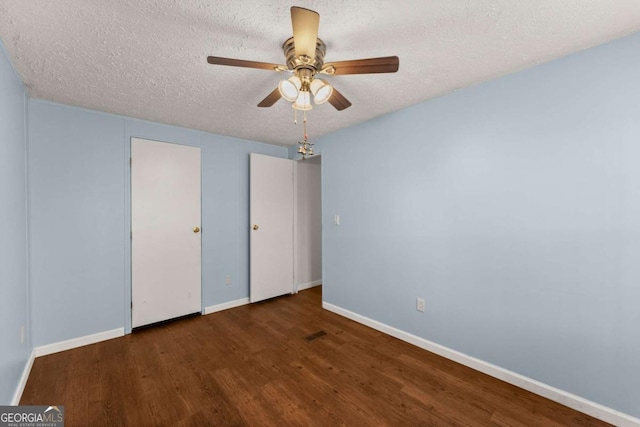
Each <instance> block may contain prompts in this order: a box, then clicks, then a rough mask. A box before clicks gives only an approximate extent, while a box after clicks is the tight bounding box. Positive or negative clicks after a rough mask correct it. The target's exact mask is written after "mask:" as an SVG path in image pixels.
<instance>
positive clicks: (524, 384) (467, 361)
mask: <svg viewBox="0 0 640 427" xmlns="http://www.w3.org/2000/svg"><path fill="white" fill-rule="evenodd" d="M322 308H324V309H325V310H329V311H332V312H334V313H336V314H339V315H341V316H344V317H346V318H348V319H351V320H354V321H356V322H358V323H362V324H363V325H366V326H369V327H370V328H373V329H376V330H378V331H380V332H383V333H385V334H387V335H391V336H392V337H395V338H398V339H400V340H402V341H405V342H408V343H410V344H413V345H415V346H418V347H420V348H423V349H425V350H428V351H430V352H432V353H435V354H438V355H440V356H442V357H445V358H447V359H450V360H453V361H455V362H458V363H460V364H462V365H465V366H468V367H469V368H472V369H475V370H476V371H480V372H483V373H485V374H487V375H490V376H492V377H494V378H498V379H500V380H502V381H505V382H507V383H509V384H513V385H515V386H517V387H520V388H523V389H525V390H528V391H530V392H532V393H535V394H537V395H540V396H543V397H546V398H547V399H550V400H553V401H555V402H558V403H560V404H562V405H565V406H568V407H569V408H572V409H575V410H577V411H580V412H582V413H585V414H587V415H590V416H592V417H594V418H597V419H600V420H602V421H605V422H608V423H610V424H614V425H616V426H618V427H640V419H638V418H635V417H632V416H631V415H627V414H624V413H622V412H620V411H616V410H615V409H612V408H608V407H606V406H604V405H601V404H599V403H595V402H592V401H590V400H587V399H584V398H582V397H580V396H576V395H575V394H572V393H569V392H566V391H564V390H560V389H558V388H555V387H552V386H550V385H548V384H544V383H541V382H540V381H536V380H534V379H532V378H529V377H525V376H524V375H520V374H518V373H515V372H512V371H509V370H508V369H504V368H501V367H499V366H496V365H493V364H491V363H489V362H485V361H484V360H480V359H477V358H475V357H472V356H469V355H466V354H464V353H461V352H459V351H456V350H452V349H450V348H448V347H445V346H442V345H440V344H436V343H434V342H432V341H429V340H426V339H424V338H421V337H418V336H416V335H413V334H410V333H408V332H405V331H402V330H400V329H396V328H394V327H392V326H389V325H386V324H384V323H381V322H378V321H376V320H373V319H369V318H368V317H365V316H361V315H359V314H357V313H354V312H352V311H349V310H346V309H344V308H341V307H338V306H336V305H333V304H330V303H328V302H324V301H323V302H322Z"/></svg>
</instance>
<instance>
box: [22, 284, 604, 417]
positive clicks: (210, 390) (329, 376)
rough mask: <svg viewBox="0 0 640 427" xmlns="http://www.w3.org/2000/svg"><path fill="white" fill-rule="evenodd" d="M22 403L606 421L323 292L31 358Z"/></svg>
mask: <svg viewBox="0 0 640 427" xmlns="http://www.w3.org/2000/svg"><path fill="white" fill-rule="evenodd" d="M319 331H324V332H325V333H326V335H323V336H318V337H317V338H315V339H309V340H307V339H305V338H306V337H309V336H310V335H312V334H315V333H317V332H319ZM318 335H322V334H318ZM310 338H311V337H310ZM20 403H21V404H34V405H35V404H39V405H54V404H57V405H64V407H65V425H66V426H70V427H74V426H136V427H137V426H208V425H210V426H224V425H251V426H254V425H266V426H284V425H302V426H308V425H309V426H311V425H317V426H337V425H347V426H367V425H372V426H406V425H423V426H451V425H465V426H566V425H579V426H602V425H607V424H605V423H602V422H601V421H598V420H595V419H593V418H590V417H588V416H586V415H584V414H581V413H579V412H576V411H573V410H571V409H569V408H567V407H564V406H561V405H559V404H556V403H554V402H551V401H549V400H547V399H544V398H542V397H539V396H537V395H534V394H531V393H529V392H527V391H524V390H522V389H519V388H517V387H514V386H511V385H509V384H507V383H504V382H502V381H499V380H496V379H494V378H492V377H489V376H487V375H484V374H481V373H479V372H476V371H474V370H472V369H469V368H466V367H464V366H462V365H459V364H457V363H455V362H451V361H449V360H447V359H444V358H442V357H440V356H436V355H434V354H432V353H429V352H427V351H424V350H422V349H419V348H417V347H414V346H412V345H410V344H407V343H404V342H402V341H399V340H397V339H395V338H392V337H389V336H386V335H384V334H382V333H380V332H377V331H375V330H373V329H370V328H367V327H365V326H362V325H359V324H357V323H355V322H352V321H350V320H348V319H345V318H343V317H340V316H338V315H336V314H333V313H331V312H328V311H324V310H322V308H321V288H320V287H317V288H313V289H309V290H306V291H302V292H300V293H299V294H297V295H292V296H285V297H281V298H277V299H274V300H269V301H265V302H262V303H258V304H252V305H247V306H243V307H238V308H234V309H231V310H227V311H223V312H219V313H214V314H210V315H207V316H199V317H194V318H187V319H182V320H179V321H176V322H172V323H167V324H164V325H160V326H157V327H153V328H149V329H143V330H140V331H136V332H134V333H133V334H131V335H127V336H125V337H122V338H117V339H113V340H110V341H105V342H101V343H98V344H93V345H90V346H86V347H81V348H77V349H73V350H69V351H65V352H61V353H57V354H52V355H49V356H44V357H39V358H37V359H36V360H35V363H34V365H33V369H32V371H31V375H30V377H29V380H28V383H27V386H26V389H25V391H24V393H23V396H22V400H21V402H20Z"/></svg>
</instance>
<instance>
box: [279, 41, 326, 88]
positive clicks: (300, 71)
mask: <svg viewBox="0 0 640 427" xmlns="http://www.w3.org/2000/svg"><path fill="white" fill-rule="evenodd" d="M282 51H283V52H284V57H285V58H286V59H287V62H286V64H287V67H288V68H289V69H290V70H292V71H294V72H295V74H296V75H298V77H299V78H300V80H302V81H303V82H304V81H305V80H307V83H308V82H310V81H311V80H312V79H313V76H314V75H316V74H317V73H318V71H320V70H322V66H323V65H324V55H325V53H326V52H327V46H326V45H325V44H324V42H323V41H322V40H320V39H316V57H315V58H314V59H313V60H311V58H309V57H308V56H305V55H302V56H296V47H295V43H294V41H293V37H291V38H290V39H288V40H287V41H285V42H284V44H283V45H282ZM304 70H310V73H309V72H308V71H307V72H305V71H304ZM309 74H310V75H309Z"/></svg>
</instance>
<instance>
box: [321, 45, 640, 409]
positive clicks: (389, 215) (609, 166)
mask: <svg viewBox="0 0 640 427" xmlns="http://www.w3.org/2000/svg"><path fill="white" fill-rule="evenodd" d="M638 52H640V34H637V35H634V36H632V37H628V38H625V39H622V40H618V41H615V42H613V43H609V44H607V45H603V46H600V47H596V48H594V49H590V50H587V51H583V52H581V53H578V54H575V55H573V56H570V57H567V58H564V59H561V60H557V61H554V62H552V63H548V64H545V65H541V66H538V67H536V68H533V69H530V70H527V71H524V72H520V73H517V74H513V75H510V76H507V77H504V78H500V79H497V80H494V81H491V82H488V83H485V84H482V85H479V86H476V87H472V88H467V89H464V90H460V91H458V92H456V93H453V94H451V95H448V96H444V97H442V98H439V99H436V100H432V101H429V102H425V103H422V104H419V105H415V106H413V107H410V108H407V109H405V110H402V111H399V112H396V113H394V114H390V115H387V116H384V117H380V118H378V119H375V120H372V121H369V122H366V123H364V124H362V125H359V126H355V127H352V128H348V129H345V130H342V131H339V132H337V133H334V134H331V135H328V136H326V137H324V138H321V139H320V140H319V145H318V148H319V149H318V150H317V151H321V152H322V167H323V170H322V177H323V181H322V188H323V224H324V262H323V265H324V272H323V280H324V282H323V284H324V289H323V297H324V300H325V301H327V302H329V303H331V304H335V305H337V306H340V307H343V308H345V309H348V310H351V311H354V312H356V313H359V314H361V315H364V316H366V317H369V318H372V319H375V320H378V321H380V322H383V323H386V324H388V325H391V326H394V327H396V328H399V329H402V330H404V331H407V332H410V333H413V334H416V335H418V336H421V337H424V338H426V339H428V340H431V341H434V342H437V343H440V344H442V345H445V346H447V347H450V348H453V349H455V350H458V351H461V352H464V353H466V354H469V355H472V356H475V357H478V358H480V359H483V360H485V361H488V362H491V363H493V364H496V365H498V366H501V367H504V368H507V369H510V370H512V371H515V372H518V373H520V374H523V375H526V376H528V377H531V378H534V379H536V380H539V381H542V382H543V383H546V384H549V385H552V386H555V387H558V388H560V389H562V390H566V391H569V392H572V393H575V394H577V395H579V396H582V397H584V398H587V399H590V400H593V401H595V402H598V403H601V404H604V405H606V406H609V407H612V408H615V409H618V410H620V411H623V412H626V413H628V414H631V415H634V416H636V417H638V416H640V404H639V402H640V101H639V100H640V78H639V76H640V55H638ZM334 214H340V217H341V225H340V226H335V225H333V215H334ZM416 297H423V298H424V299H425V300H426V312H425V313H423V314H422V313H419V312H417V311H416V309H415V305H416Z"/></svg>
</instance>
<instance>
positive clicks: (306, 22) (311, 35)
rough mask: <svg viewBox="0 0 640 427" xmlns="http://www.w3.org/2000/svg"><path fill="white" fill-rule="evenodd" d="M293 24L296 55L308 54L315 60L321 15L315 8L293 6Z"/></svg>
mask: <svg viewBox="0 0 640 427" xmlns="http://www.w3.org/2000/svg"><path fill="white" fill-rule="evenodd" d="M291 25H292V27H293V43H294V46H295V48H296V56H302V55H306V56H308V57H309V58H311V62H313V60H314V59H315V57H316V40H317V38H318V26H319V25H320V15H319V14H318V12H314V11H313V10H309V9H305V8H302V7H296V6H293V7H292V8H291Z"/></svg>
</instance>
